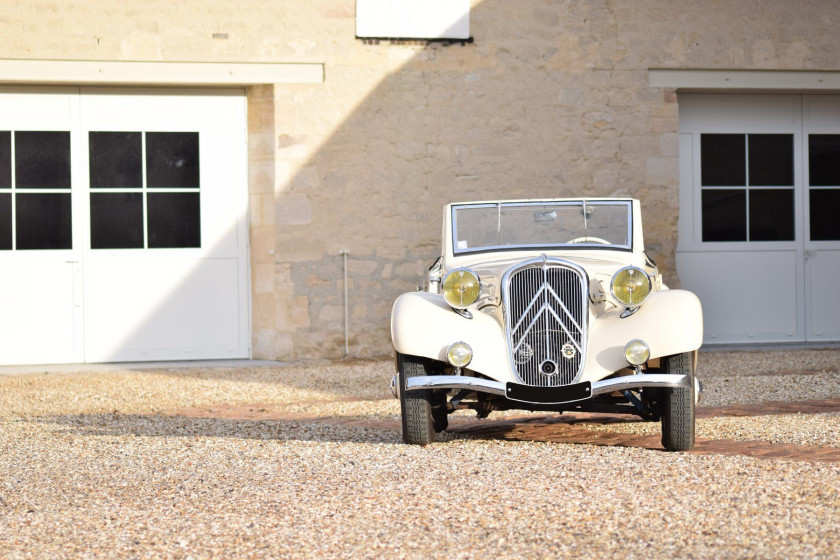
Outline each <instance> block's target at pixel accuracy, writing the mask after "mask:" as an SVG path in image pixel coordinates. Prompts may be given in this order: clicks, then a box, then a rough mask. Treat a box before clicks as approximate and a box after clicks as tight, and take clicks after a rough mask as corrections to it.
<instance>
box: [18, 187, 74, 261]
mask: <svg viewBox="0 0 840 560" xmlns="http://www.w3.org/2000/svg"><path fill="white" fill-rule="evenodd" d="M15 213H16V214H17V219H16V221H15V233H16V234H17V248H18V249H71V248H72V245H73V242H72V227H71V224H72V218H71V216H70V193H18V194H16V195H15Z"/></svg>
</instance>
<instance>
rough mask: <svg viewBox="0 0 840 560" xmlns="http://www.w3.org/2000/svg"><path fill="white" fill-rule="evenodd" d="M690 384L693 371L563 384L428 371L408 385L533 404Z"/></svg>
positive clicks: (413, 388) (395, 386)
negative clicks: (689, 373)
mask: <svg viewBox="0 0 840 560" xmlns="http://www.w3.org/2000/svg"><path fill="white" fill-rule="evenodd" d="M396 378H397V376H395V380H394V381H392V383H391V388H392V390H395V391H394V392H395V395H396V394H397V391H398V390H399V383H398V382H397V381H396ZM690 384H691V376H690V375H684V374H674V373H650V374H636V375H626V376H623V377H614V378H610V379H602V380H601V381H595V382H590V381H584V382H582V383H574V384H572V385H563V386H560V387H534V386H530V385H520V384H518V383H509V382H508V383H505V382H502V381H493V380H492V379H483V378H479V377H466V376H461V375H428V376H421V377H409V378H408V379H406V387H405V389H406V391H417V390H421V389H466V390H470V391H477V392H482V393H490V394H493V395H500V396H503V397H506V398H508V399H510V400H514V401H519V402H525V403H531V404H564V403H570V402H577V401H582V400H586V399H589V398H592V397H595V396H597V395H603V394H607V393H612V392H615V391H626V390H633V389H640V388H643V387H662V388H666V387H668V388H675V387H690Z"/></svg>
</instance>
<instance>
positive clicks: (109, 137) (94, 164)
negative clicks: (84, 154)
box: [88, 132, 143, 189]
mask: <svg viewBox="0 0 840 560" xmlns="http://www.w3.org/2000/svg"><path fill="white" fill-rule="evenodd" d="M88 139H89V144H90V146H89V154H88V156H89V160H90V187H91V188H92V189H139V188H142V186H143V168H142V161H141V160H142V158H143V145H142V135H141V134H140V133H139V132H91V133H90V134H89V135H88Z"/></svg>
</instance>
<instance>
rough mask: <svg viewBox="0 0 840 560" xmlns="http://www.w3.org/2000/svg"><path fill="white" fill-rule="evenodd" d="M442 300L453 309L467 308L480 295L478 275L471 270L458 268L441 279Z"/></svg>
mask: <svg viewBox="0 0 840 560" xmlns="http://www.w3.org/2000/svg"><path fill="white" fill-rule="evenodd" d="M442 291H443V299H445V300H446V303H448V304H449V305H451V306H452V307H454V308H455V309H464V308H465V307H469V306H470V305H472V304H473V303H475V300H477V299H478V296H479V294H480V293H481V283H480V282H479V280H478V275H477V274H476V273H475V272H473V271H472V270H467V269H466V268H459V269H456V270H453V271H452V272H450V273H449V274H447V275H446V278H444V279H443V289H442Z"/></svg>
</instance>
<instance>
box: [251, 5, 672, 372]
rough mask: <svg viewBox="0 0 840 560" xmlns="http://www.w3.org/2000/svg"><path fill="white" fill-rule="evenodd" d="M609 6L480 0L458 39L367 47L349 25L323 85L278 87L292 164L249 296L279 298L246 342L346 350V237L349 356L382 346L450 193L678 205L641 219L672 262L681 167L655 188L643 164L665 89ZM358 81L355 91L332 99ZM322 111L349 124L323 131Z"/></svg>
mask: <svg viewBox="0 0 840 560" xmlns="http://www.w3.org/2000/svg"><path fill="white" fill-rule="evenodd" d="M625 9H626V10H628V12H629V11H632V9H633V8H632V6H631V7H627V8H625ZM633 17H634V18H636V19H637V20H638V18H640V17H642V15H638V14H637V15H634V16H633ZM616 18H617V16H616V14H614V13H613V12H611V10H610V7H609V6H608V5H607V4H603V3H600V2H562V3H549V2H545V3H538V4H535V5H534V6H533V7H532V6H530V5H529V7H527V8H523V7H522V6H520V5H517V4H515V3H512V2H503V1H501V0H484V1H483V2H480V3H479V4H476V5H474V6H473V9H472V13H471V30H472V35H473V36H474V39H475V42H474V43H472V44H465V45H461V44H458V43H455V44H451V45H445V44H441V43H430V44H428V45H425V44H420V45H418V44H415V43H393V42H390V41H385V40H383V41H379V42H378V43H376V42H373V43H375V44H371V43H372V42H370V41H367V42H363V41H361V40H356V39H354V38H353V29H352V27H351V24H352V22H350V21H348V24H347V28H346V29H345V32H346V37H344V38H342V41H343V42H342V43H341V44H340V47H337V48H336V49H335V51H339V50H342V52H341V53H340V54H337V53H336V54H333V55H332V56H331V57H328V59H327V63H326V67H325V68H326V75H327V78H326V81H325V83H324V84H321V85H319V86H314V87H306V88H303V87H285V86H277V88H276V91H275V92H274V97H275V103H276V107H277V109H276V114H275V115H276V116H275V118H276V122H275V123H274V128H275V139H276V142H277V144H276V152H275V153H276V157H277V158H278V166H277V169H278V170H279V171H280V172H281V173H282V172H283V170H284V169H289V170H291V171H290V173H289V177H288V179H285V178H284V177H282V176H278V177H277V178H276V183H277V185H278V187H277V188H278V190H279V192H278V193H277V195H276V198H275V201H274V202H275V205H276V212H275V215H274V216H273V217H272V218H273V219H274V220H275V222H274V224H273V226H274V228H275V229H274V230H273V231H274V235H273V240H272V243H271V250H273V251H275V254H274V257H273V258H272V259H271V262H272V263H273V270H274V272H273V274H274V279H275V281H276V284H275V286H274V293H273V294H272V295H271V296H270V298H269V297H265V298H257V300H255V307H256V306H258V305H264V304H268V302H269V301H270V300H272V298H273V302H274V305H275V306H276V309H277V311H276V313H275V315H274V316H272V317H265V318H264V320H263V321H262V322H260V321H259V320H257V321H255V325H254V329H255V340H256V345H255V355H256V356H257V357H265V358H289V357H294V358H302V357H312V356H318V357H338V356H341V355H342V354H343V353H344V329H343V321H344V317H343V309H344V308H343V300H342V297H343V273H342V257H341V256H340V251H341V250H344V249H346V250H349V252H350V256H349V271H348V272H349V276H350V280H349V285H348V287H349V293H350V305H349V316H350V329H349V331H350V353H351V354H354V355H381V354H387V353H390V352H391V344H390V331H389V328H390V327H389V316H390V310H391V306H392V304H393V301H394V299H395V298H396V297H397V296H398V295H399V294H400V293H402V292H406V291H412V290H415V289H416V288H417V286H418V285H419V284H422V282H423V274H424V272H425V270H426V268H427V267H428V266H429V265H430V264H431V263H432V262H433V261H434V260H435V259H436V258H437V256H439V255H440V231H441V218H442V209H443V205H444V204H446V203H448V202H452V201H458V200H487V199H499V198H530V197H566V196H569V197H572V196H581V195H587V196H610V195H624V196H626V195H631V194H632V195H633V196H636V197H639V198H643V199H648V200H647V203H648V204H649V205H650V204H651V203H652V204H653V207H655V208H658V209H659V213H660V214H662V213H663V211H672V212H673V220H671V221H670V223H667V222H666V223H663V224H662V225H654V226H653V227H648V228H647V229H648V232H649V234H648V237H649V238H651V237H652V238H653V239H656V240H657V243H658V245H656V246H655V247H653V248H654V251H653V253H654V257H655V258H657V260H658V261H659V262H660V264H664V265H665V268H666V269H673V266H672V265H673V258H672V255H673V248H674V244H675V239H673V238H674V237H675V236H674V231H675V227H676V207H677V191H676V179H677V177H676V176H674V178H673V179H674V182H673V183H672V184H651V183H650V182H649V181H648V179H647V165H646V158H648V157H651V155H653V156H656V155H661V148H660V147H659V133H655V134H654V135H653V140H652V141H651V134H652V133H654V132H655V131H654V128H653V124H652V122H653V121H654V120H655V119H654V118H653V116H654V115H653V113H654V112H655V111H656V110H657V109H656V108H657V107H659V106H661V105H662V104H663V103H664V101H663V96H662V93H661V92H660V91H651V90H650V89H649V88H648V87H647V77H646V76H647V74H646V67H647V66H645V68H644V69H640V68H639V66H640V65H639V63H638V59H637V58H635V57H630V56H629V54H630V53H629V52H628V49H626V48H623V47H622V46H621V45H620V44H619V41H618V25H617V23H616ZM667 25H674V26H676V25H677V23H676V22H675V23H672V24H667ZM675 29H676V28H675ZM651 43H653V41H651ZM651 51H652V52H659V51H658V49H657V48H656V46H655V45H653V44H652V45H651ZM394 60H399V61H400V63H399V64H395V63H394ZM388 67H393V71H391V72H390V73H388V74H387V75H386V76H385V77H384V78H380V76H378V75H376V76H374V75H373V74H375V72H377V71H378V70H372V69H377V68H388ZM380 80H381V81H380ZM364 87H370V89H371V92H370V93H369V94H368V95H366V96H365V97H364V99H363V100H362V101H361V102H360V103H358V104H357V105H355V106H352V107H350V106H349V105H350V104H351V103H352V101H345V100H344V99H343V98H342V92H345V93H346V92H347V91H357V90H359V89H361V88H364ZM672 104H673V103H672ZM672 109H673V107H668V110H670V111H671V112H673V113H674V114H675V111H674V110H672ZM325 114H335V115H337V119H336V120H340V119H339V117H338V116H339V115H341V118H342V119H343V120H341V122H340V125H339V126H337V128H335V129H334V130H332V131H325V132H323V134H321V131H320V129H319V127H323V122H322V121H319V120H318V117H320V118H321V119H323V115H325ZM672 121H673V122H670V121H669V122H666V124H665V125H664V126H665V127H671V128H672V129H673V130H672V131H671V132H675V131H676V118H675V116H674V118H673V119H672ZM660 126H662V125H661V123H660ZM321 138H325V140H323V141H321ZM674 161H676V159H674ZM673 167H674V169H676V166H675V165H674V166H673ZM252 217H253V208H252ZM252 225H253V220H252ZM657 228H658V229H657ZM651 232H652V233H653V235H651ZM254 258H255V259H256V260H257V261H259V260H260V259H264V258H265V257H264V256H262V254H257V255H256V256H255V257H254Z"/></svg>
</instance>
